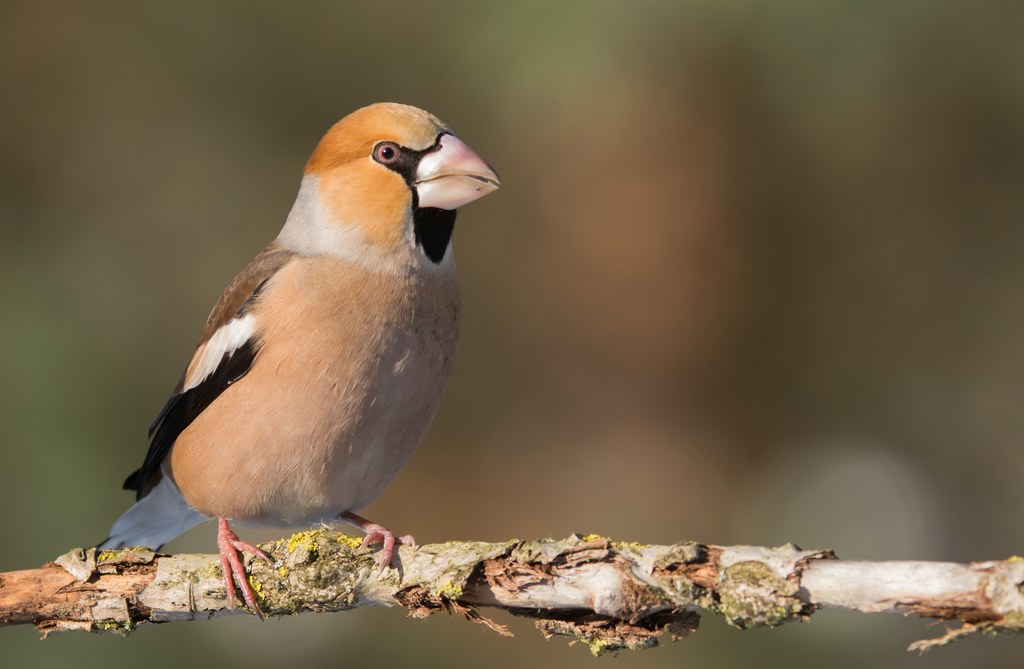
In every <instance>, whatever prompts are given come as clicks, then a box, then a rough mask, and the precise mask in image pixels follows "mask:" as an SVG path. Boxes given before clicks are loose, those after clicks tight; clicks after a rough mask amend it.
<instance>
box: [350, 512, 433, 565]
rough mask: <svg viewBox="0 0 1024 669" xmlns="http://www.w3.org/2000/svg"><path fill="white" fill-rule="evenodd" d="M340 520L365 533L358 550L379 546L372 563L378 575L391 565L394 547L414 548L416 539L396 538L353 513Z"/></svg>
mask: <svg viewBox="0 0 1024 669" xmlns="http://www.w3.org/2000/svg"><path fill="white" fill-rule="evenodd" d="M342 518H343V519H344V520H345V521H346V522H348V523H352V524H353V525H355V526H356V527H358V528H359V529H361V530H362V531H363V532H365V533H366V536H365V537H363V542H362V543H361V544H360V545H359V548H360V550H365V549H367V548H369V547H370V546H372V545H374V544H380V545H381V547H380V550H379V551H378V552H377V554H376V555H374V556H373V561H374V562H376V563H377V565H378V566H379V567H380V571H379V572H378V575H380V574H383V573H384V570H385V569H387V568H388V565H390V564H391V558H392V557H393V556H394V554H395V546H416V539H414V538H413V536H412V535H411V534H405V535H402V536H400V537H396V536H395V535H394V533H392V532H391V530H389V529H388V528H386V527H384V526H383V525H378V524H377V523H371V522H370V521H368V520H366V519H365V518H362V517H360V516H357V515H356V514H354V513H345V514H342Z"/></svg>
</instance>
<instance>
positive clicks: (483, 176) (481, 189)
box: [416, 133, 500, 209]
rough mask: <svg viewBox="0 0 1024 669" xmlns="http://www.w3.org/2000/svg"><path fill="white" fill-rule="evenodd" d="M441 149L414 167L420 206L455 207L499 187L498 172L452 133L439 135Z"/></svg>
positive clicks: (424, 157) (429, 154) (428, 155)
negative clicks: (415, 168)
mask: <svg viewBox="0 0 1024 669" xmlns="http://www.w3.org/2000/svg"><path fill="white" fill-rule="evenodd" d="M440 144H441V146H440V148H439V149H437V150H436V151H433V152H431V153H428V154H427V155H425V156H423V158H422V159H421V160H420V164H419V167H418V168H417V170H416V193H417V195H418V196H419V206H421V207H436V208H438V209H456V208H458V207H461V206H462V205H464V204H467V203H469V202H472V201H473V200H477V199H479V198H482V197H483V196H484V195H487V194H488V193H493V192H494V191H496V190H498V186H499V184H500V182H499V181H498V175H497V174H496V173H495V172H494V170H493V169H491V166H490V165H488V164H487V163H485V162H484V161H483V158H481V157H480V156H478V155H476V153H474V152H473V149H471V148H469V147H468V146H466V145H465V144H464V143H463V142H462V140H460V139H459V138H458V137H456V136H455V135H451V134H448V133H445V134H443V135H441V139H440Z"/></svg>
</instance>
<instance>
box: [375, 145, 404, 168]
mask: <svg viewBox="0 0 1024 669" xmlns="http://www.w3.org/2000/svg"><path fill="white" fill-rule="evenodd" d="M373 159H374V160H376V161H377V162H378V163H380V164H381V165H390V164H391V163H393V162H395V161H396V160H398V145H397V144H395V143H394V142H381V143H380V144H378V145H377V146H375V147H373Z"/></svg>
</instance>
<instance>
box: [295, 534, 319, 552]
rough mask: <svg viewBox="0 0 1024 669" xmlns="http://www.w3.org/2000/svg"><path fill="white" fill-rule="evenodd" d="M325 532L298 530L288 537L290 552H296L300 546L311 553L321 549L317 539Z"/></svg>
mask: <svg viewBox="0 0 1024 669" xmlns="http://www.w3.org/2000/svg"><path fill="white" fill-rule="evenodd" d="M323 533H324V530H306V531H305V532H296V533H295V534H293V535H292V536H291V538H289V539H288V552H289V553H294V552H295V551H296V550H297V549H298V548H300V547H301V548H305V549H306V550H308V551H309V552H311V553H315V552H317V551H318V550H320V545H319V544H318V543H317V539H318V538H319V537H320V536H321V535H322V534H323Z"/></svg>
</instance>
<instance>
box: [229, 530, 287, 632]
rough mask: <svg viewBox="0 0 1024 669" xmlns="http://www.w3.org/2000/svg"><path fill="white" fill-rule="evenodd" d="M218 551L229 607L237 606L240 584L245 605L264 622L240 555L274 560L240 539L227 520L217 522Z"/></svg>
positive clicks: (269, 560)
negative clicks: (236, 590) (237, 591)
mask: <svg viewBox="0 0 1024 669" xmlns="http://www.w3.org/2000/svg"><path fill="white" fill-rule="evenodd" d="M217 549H218V550H219V552H220V569H221V571H222V572H223V574H224V586H225V587H226V589H227V593H228V606H229V607H230V608H234V606H235V583H238V589H239V590H241V591H242V598H243V599H244V600H245V603H246V604H247V605H248V606H249V608H250V609H252V612H253V613H255V614H256V615H257V617H259V619H260V620H263V619H264V618H263V611H261V610H260V607H259V606H258V605H257V604H256V593H254V592H253V590H252V585H250V584H249V575H248V574H247V573H246V571H245V564H244V563H243V562H242V558H241V556H240V555H239V553H240V552H241V551H245V552H246V553H252V554H253V555H255V556H256V557H258V558H260V559H262V560H266V561H267V562H273V560H272V559H270V556H269V555H267V554H266V553H264V552H263V551H262V550H260V549H259V548H257V547H256V546H253V545H252V544H250V543H249V542H247V541H242V540H241V539H239V538H238V535H237V534H235V533H234V532H233V531H232V530H231V528H230V527H228V521H227V518H220V519H218V522H217Z"/></svg>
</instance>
